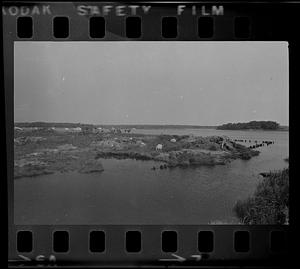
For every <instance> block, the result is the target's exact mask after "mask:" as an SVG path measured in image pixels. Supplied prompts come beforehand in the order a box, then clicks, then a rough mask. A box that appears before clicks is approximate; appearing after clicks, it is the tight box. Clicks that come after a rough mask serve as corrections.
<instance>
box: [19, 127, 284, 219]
mask: <svg viewBox="0 0 300 269" xmlns="http://www.w3.org/2000/svg"><path fill="white" fill-rule="evenodd" d="M137 131H139V132H140V133H151V134H160V133H168V134H178V135H182V134H190V133H193V134H194V135H199V136H207V135H227V136H229V137H231V138H236V139H247V140H249V139H251V140H274V141H275V144H274V145H271V146H268V147H262V148H259V150H260V151H261V154H260V155H259V156H257V157H254V158H252V159H251V160H248V161H243V160H235V161H233V162H231V163H229V164H226V165H220V166H215V167H205V166H203V167H197V168H187V169H182V168H174V169H165V170H151V167H153V165H154V162H152V161H134V160H114V159H110V160H103V166H104V169H105V170H104V172H102V173H100V174H88V175H83V174H77V173H69V174H56V175H45V176H41V177H36V178H23V179H19V180H15V183H14V184H15V190H14V196H15V198H14V199H15V203H14V205H15V212H14V213H15V214H14V215H15V223H16V224H200V223H201V224H202V223H203V224H207V223H209V222H218V221H223V222H228V223H232V222H236V219H235V217H234V214H233V212H232V208H233V205H234V203H235V201H236V200H237V199H242V198H246V197H247V196H248V195H250V194H251V193H252V192H253V191H254V190H255V187H256V185H257V183H258V182H259V181H260V180H261V178H260V177H259V176H258V173H260V172H264V171H269V170H274V169H275V170H276V169H281V168H283V167H286V166H287V164H286V163H285V162H284V160H283V159H284V158H286V157H287V156H288V132H273V131H265V132H262V131H223V130H222V131H221V130H212V129H211V130H209V129H198V130H192V129H180V130H162V129H161V130H136V132H137Z"/></svg>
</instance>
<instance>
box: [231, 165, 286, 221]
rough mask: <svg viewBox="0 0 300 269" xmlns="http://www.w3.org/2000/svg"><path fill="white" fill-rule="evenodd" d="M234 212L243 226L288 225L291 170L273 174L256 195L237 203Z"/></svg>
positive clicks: (262, 184)
mask: <svg viewBox="0 0 300 269" xmlns="http://www.w3.org/2000/svg"><path fill="white" fill-rule="evenodd" d="M233 210H234V212H235V214H236V216H237V217H238V218H239V220H240V222H241V223H242V224H288V222H289V168H285V169H283V170H282V171H276V172H271V173H270V175H269V176H268V177H265V178H264V179H263V181H262V182H260V183H259V184H258V186H257V189H256V191H255V193H254V195H253V196H251V197H249V198H248V199H246V200H242V201H241V200H239V201H237V203H236V205H235V206H234V209H233Z"/></svg>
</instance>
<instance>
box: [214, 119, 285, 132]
mask: <svg viewBox="0 0 300 269" xmlns="http://www.w3.org/2000/svg"><path fill="white" fill-rule="evenodd" d="M279 127H280V125H279V123H277V122H275V121H249V122H238V123H226V124H223V125H220V126H218V127H217V129H220V130H244V129H258V130H277V129H279Z"/></svg>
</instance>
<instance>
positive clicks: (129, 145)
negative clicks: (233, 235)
mask: <svg viewBox="0 0 300 269" xmlns="http://www.w3.org/2000/svg"><path fill="white" fill-rule="evenodd" d="M159 144H160V145H161V146H162V148H160V149H159V150H157V149H156V147H157V145H159ZM258 154H259V151H255V150H252V149H249V148H247V147H245V146H243V145H240V144H237V143H235V142H233V141H229V140H228V139H227V138H226V137H221V136H208V137H196V136H189V135H182V136H179V135H141V134H126V133H119V134H116V133H99V134H95V133H90V134H87V133H72V132H54V131H53V130H30V131H22V130H16V131H15V136H14V177H15V178H22V177H32V176H40V175H43V174H50V173H56V172H62V173H64V172H70V171H79V172H80V171H81V172H84V173H88V172H102V171H103V170H104V169H105V167H102V165H101V160H99V159H101V158H115V159H136V160H153V161H157V163H161V162H163V163H164V164H165V166H166V167H169V168H171V167H177V166H178V167H189V166H196V165H221V164H226V163H228V162H230V161H231V160H234V159H243V160H249V159H250V158H252V157H253V156H257V155H258Z"/></svg>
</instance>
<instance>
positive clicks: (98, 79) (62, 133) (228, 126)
mask: <svg viewBox="0 0 300 269" xmlns="http://www.w3.org/2000/svg"><path fill="white" fill-rule="evenodd" d="M288 52H289V51H288V43H287V42H284V41H274V42H273V41H272V42H271V41H270V42H269V41H268V42H266V41H218V42H213V41H212V42H209V41H201V42H197V41H172V42H165V41H130V42H128V41H115V42H114V41H93V42H88V41H80V42H79V41H76V42H72V41H60V42H53V41H34V42H33V41H15V42H14V63H13V65H14V81H13V84H14V88H13V91H14V108H13V114H14V124H13V127H11V128H14V171H13V176H14V178H13V182H14V183H13V185H14V192H13V203H14V206H13V208H14V224H17V225H207V224H209V225H236V224H238V225H270V224H272V225H289V54H288Z"/></svg>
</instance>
